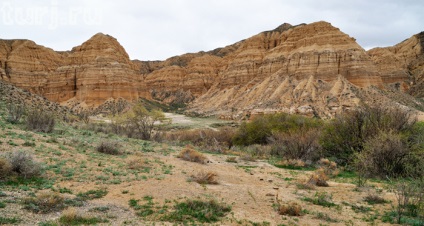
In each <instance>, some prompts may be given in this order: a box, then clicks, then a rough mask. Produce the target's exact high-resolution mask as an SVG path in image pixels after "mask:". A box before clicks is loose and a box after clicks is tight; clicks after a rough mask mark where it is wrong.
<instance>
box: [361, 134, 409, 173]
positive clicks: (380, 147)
mask: <svg viewBox="0 0 424 226" xmlns="http://www.w3.org/2000/svg"><path fill="white" fill-rule="evenodd" d="M410 152H411V149H410V148H409V147H408V146H407V144H406V143H405V142H404V141H403V140H402V136H401V135H400V134H395V133H393V132H380V133H378V135H377V136H375V137H373V138H370V139H369V140H367V141H366V142H365V143H364V149H363V151H362V152H360V153H357V160H356V161H355V165H356V168H357V170H358V173H360V174H362V176H364V177H379V178H386V177H389V178H393V177H401V176H407V174H408V164H409V160H408V159H409V158H410V156H409V154H410Z"/></svg>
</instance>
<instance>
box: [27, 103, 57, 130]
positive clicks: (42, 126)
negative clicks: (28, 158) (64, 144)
mask: <svg viewBox="0 0 424 226" xmlns="http://www.w3.org/2000/svg"><path fill="white" fill-rule="evenodd" d="M55 124H56V121H55V118H54V115H53V114H51V113H48V112H46V111H44V110H43V109H42V107H38V108H36V109H33V110H31V111H29V112H28V115H27V118H26V126H27V129H29V130H32V131H36V132H43V133H51V132H53V129H54V126H55Z"/></svg>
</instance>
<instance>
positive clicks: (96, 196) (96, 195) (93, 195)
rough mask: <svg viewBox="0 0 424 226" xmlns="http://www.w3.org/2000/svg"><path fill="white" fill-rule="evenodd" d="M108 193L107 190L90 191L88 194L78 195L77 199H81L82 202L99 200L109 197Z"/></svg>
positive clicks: (81, 193)
mask: <svg viewBox="0 0 424 226" xmlns="http://www.w3.org/2000/svg"><path fill="white" fill-rule="evenodd" d="M107 193H108V191H107V190H106V189H96V190H89V191H86V192H80V193H78V194H77V197H79V198H80V199H82V200H93V199H99V198H102V197H104V196H105V195H107Z"/></svg>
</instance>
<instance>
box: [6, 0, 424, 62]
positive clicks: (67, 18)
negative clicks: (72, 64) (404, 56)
mask: <svg viewBox="0 0 424 226" xmlns="http://www.w3.org/2000/svg"><path fill="white" fill-rule="evenodd" d="M422 12H424V3H423V2H422V0H403V1H398V0H374V1H369V0H344V1H340V0H326V1H315V0H296V1H291V0H231V1H228V0H213V1H212V0H209V1H206V0H204V1H198V0H197V1H196V0H156V1H147V0H141V1H130V0H120V1H108V0H103V1H101V0H92V1H84V0H75V1H58V0H41V1H30V0H14V1H12V0H9V1H2V2H0V15H1V16H0V31H1V38H3V39H12V38H25V39H31V40H34V41H35V42H37V43H38V44H41V45H45V46H48V47H51V48H53V49H55V50H70V49H71V48H72V47H74V46H76V45H79V44H81V43H82V42H84V41H86V40H87V39H89V38H90V37H91V36H92V35H94V34H95V33H97V32H103V33H106V34H110V35H112V36H114V37H115V38H117V39H118V41H119V42H120V43H121V44H122V45H123V46H124V47H125V49H126V50H127V52H128V54H129V55H130V57H131V58H132V59H141V60H155V59H165V58H168V57H171V56H174V55H178V54H183V53H186V52H197V51H201V50H210V49H214V48H217V47H222V46H225V45H229V44H232V43H234V42H237V41H240V40H241V39H245V38H248V37H250V36H252V35H255V34H257V33H259V32H261V31H264V30H270V29H273V28H275V27H277V26H278V25H280V24H282V23H284V22H288V23H291V24H300V23H311V22H315V21H319V20H325V21H328V22H330V23H332V24H333V25H334V26H336V27H338V28H340V29H341V30H342V31H343V32H345V33H347V34H349V35H350V36H352V37H355V38H356V39H357V41H358V43H359V44H360V45H362V46H363V47H364V48H371V47H375V46H388V45H394V44H396V43H398V42H400V41H402V40H404V39H406V38H409V37H410V36H411V35H413V34H416V33H418V32H420V31H423V30H424V27H423V25H424V24H423V22H422V21H424V14H423V13H422Z"/></svg>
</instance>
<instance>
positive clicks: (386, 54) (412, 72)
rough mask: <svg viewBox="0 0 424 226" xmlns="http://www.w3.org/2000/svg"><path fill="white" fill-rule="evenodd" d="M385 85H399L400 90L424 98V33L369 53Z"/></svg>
mask: <svg viewBox="0 0 424 226" xmlns="http://www.w3.org/2000/svg"><path fill="white" fill-rule="evenodd" d="M368 54H369V55H370V56H371V59H372V60H373V61H374V63H375V64H376V65H377V67H378V70H379V71H380V73H381V78H382V79H383V82H384V83H387V84H390V83H398V84H399V85H400V88H402V89H403V90H405V91H407V90H410V93H412V94H414V95H417V96H420V97H423V96H424V91H423V88H424V86H423V81H424V66H423V65H424V32H421V33H419V34H416V35H414V36H412V37H411V38H409V39H407V40H405V41H403V42H401V43H399V44H397V45H395V46H392V47H386V48H374V49H371V50H369V51H368Z"/></svg>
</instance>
